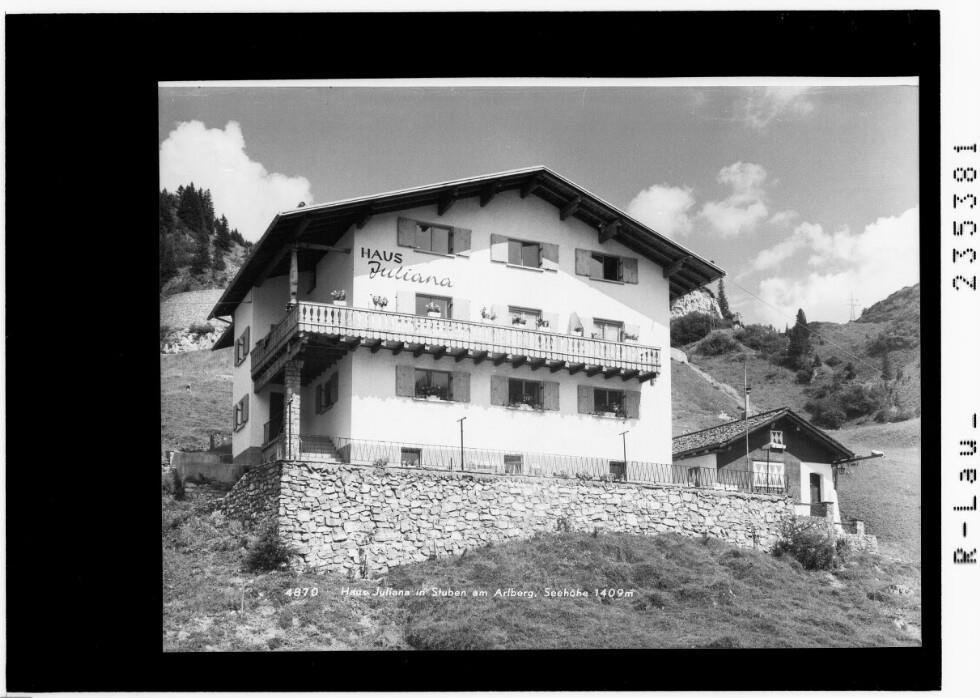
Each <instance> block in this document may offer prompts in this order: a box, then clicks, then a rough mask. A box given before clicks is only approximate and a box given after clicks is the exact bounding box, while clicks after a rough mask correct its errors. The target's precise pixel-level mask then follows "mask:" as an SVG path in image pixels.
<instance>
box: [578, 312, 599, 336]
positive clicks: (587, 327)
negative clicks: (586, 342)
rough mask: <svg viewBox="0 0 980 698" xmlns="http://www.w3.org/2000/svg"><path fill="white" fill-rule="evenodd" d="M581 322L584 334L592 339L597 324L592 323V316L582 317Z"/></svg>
mask: <svg viewBox="0 0 980 698" xmlns="http://www.w3.org/2000/svg"><path fill="white" fill-rule="evenodd" d="M581 323H582V336H583V337H585V338H586V339H592V333H593V332H595V325H593V324H592V318H590V317H584V318H582V319H581ZM600 339H601V338H600Z"/></svg>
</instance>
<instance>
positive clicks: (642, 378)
mask: <svg viewBox="0 0 980 698" xmlns="http://www.w3.org/2000/svg"><path fill="white" fill-rule="evenodd" d="M656 377H657V374H656V373H653V372H644V373H641V374H640V375H638V376H637V377H636V380H638V381H640V382H641V383H642V382H643V381H648V380H650V379H652V378H656Z"/></svg>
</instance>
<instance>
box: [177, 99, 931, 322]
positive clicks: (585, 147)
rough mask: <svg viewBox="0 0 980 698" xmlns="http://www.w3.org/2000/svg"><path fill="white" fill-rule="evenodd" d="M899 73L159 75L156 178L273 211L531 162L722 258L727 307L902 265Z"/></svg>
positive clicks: (225, 205) (789, 303) (898, 281)
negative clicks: (179, 80)
mask: <svg viewBox="0 0 980 698" xmlns="http://www.w3.org/2000/svg"><path fill="white" fill-rule="evenodd" d="M917 92H918V91H917V88H916V87H914V86H908V85H876V86H872V85H859V86H850V85H848V86H840V85H837V86H827V85H823V86H821V85H814V84H807V85H799V86H793V85H779V86H769V87H737V86H705V85H695V86H673V85H672V86H650V85H643V86H636V85H634V86H623V85H617V86H609V85H603V86H599V85H589V86H567V85H566V86H545V85H540V84H537V85H523V86H508V87H501V86H496V87H493V86H465V87H463V86H426V87H422V86H356V87H351V86H330V87H327V86H313V87H311V86H259V85H251V86H244V87H243V86H233V87H232V86H206V85H205V86H173V85H166V86H161V87H160V89H159V104H160V121H159V139H160V186H161V187H166V188H167V189H170V190H173V189H176V187H177V186H178V185H180V184H187V183H189V182H194V184H195V185H198V186H203V187H205V188H208V189H210V190H211V192H212V195H213V198H214V203H215V210H216V211H217V212H218V213H219V214H221V213H224V214H225V215H226V216H227V217H228V220H229V222H230V224H231V225H232V226H233V227H237V228H238V229H239V230H240V231H241V232H242V234H243V235H244V236H245V237H246V238H247V239H250V240H257V239H258V238H259V237H260V236H261V234H262V232H263V231H264V230H265V229H266V227H267V226H268V224H269V223H270V222H271V220H272V218H273V216H274V215H275V214H276V213H277V212H278V211H281V210H286V209H291V208H294V207H295V206H296V205H297V204H298V203H299V202H301V201H302V202H305V203H307V204H310V203H327V202H330V201H335V200H339V199H345V198H349V197H355V196H366V195H370V194H375V193H380V192H385V191H391V190H394V189H400V188H405V187H413V186H420V185H424V184H431V183H435V182H440V181H445V180H450V179H457V178H461V177H468V176H474V175H479V174H486V173H490V172H498V171H503V170H511V169H516V168H520V167H527V166H532V165H545V166H547V167H549V168H551V169H552V170H554V171H555V172H557V173H559V174H561V175H562V176H564V177H566V178H568V179H570V180H572V181H573V182H575V183H577V184H579V185H581V186H583V187H584V188H586V189H588V190H589V191H590V192H592V193H593V194H595V195H597V196H599V197H601V198H603V199H605V200H607V201H608V202H610V203H611V204H613V205H615V206H617V207H619V208H621V209H623V210H625V211H627V212H628V213H630V214H631V215H633V216H634V217H636V218H637V219H639V220H640V221H642V222H644V223H646V224H648V225H650V226H651V227H653V228H654V229H655V230H657V231H658V232H659V233H661V234H663V235H666V236H668V237H670V238H672V239H675V240H677V241H678V242H680V243H681V244H683V245H684V246H686V247H688V248H690V249H691V250H693V251H694V252H696V253H697V254H699V255H701V256H703V257H705V258H707V259H710V260H713V261H714V262H715V263H716V264H718V265H719V266H721V267H722V268H723V269H725V270H726V272H727V276H726V278H725V285H726V292H727V295H728V298H729V302H730V303H731V305H732V309H733V310H736V311H739V312H741V313H742V315H743V318H744V319H745V321H746V322H763V323H771V324H773V325H775V326H776V327H778V328H782V327H783V326H784V325H786V324H787V323H788V324H790V325H792V324H793V322H794V318H795V316H796V311H797V309H798V308H803V309H804V311H805V313H806V316H807V319H808V320H810V321H815V320H820V321H831V322H846V321H847V320H848V319H849V317H850V314H851V303H850V300H851V296H852V295H853V296H854V297H855V299H856V301H857V312H860V309H861V308H862V307H866V306H869V305H871V304H872V303H874V302H876V301H879V300H881V299H883V298H885V297H886V296H887V295H889V294H890V293H892V292H894V291H896V290H898V289H900V288H902V287H904V286H908V285H910V284H914V283H916V282H918V235H919V222H918V217H919V208H918V204H919V198H918V197H919V193H918V192H919V185H918V155H917V153H918V135H917V131H918V120H917V112H918V94H917Z"/></svg>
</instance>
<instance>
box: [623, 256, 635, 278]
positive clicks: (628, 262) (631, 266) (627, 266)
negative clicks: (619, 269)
mask: <svg viewBox="0 0 980 698" xmlns="http://www.w3.org/2000/svg"><path fill="white" fill-rule="evenodd" d="M622 262H623V282H624V283H627V284H635V283H638V273H637V270H636V264H637V263H636V257H623V260H622Z"/></svg>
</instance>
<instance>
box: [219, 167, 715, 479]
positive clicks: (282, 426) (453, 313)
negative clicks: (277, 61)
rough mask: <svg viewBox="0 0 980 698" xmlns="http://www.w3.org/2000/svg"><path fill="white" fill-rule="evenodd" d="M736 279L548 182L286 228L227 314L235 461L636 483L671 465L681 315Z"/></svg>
mask: <svg viewBox="0 0 980 698" xmlns="http://www.w3.org/2000/svg"><path fill="white" fill-rule="evenodd" d="M722 274H723V272H722V271H721V270H720V269H719V268H717V267H716V266H715V265H713V264H711V263H710V262H708V261H706V260H704V259H702V258H700V257H698V256H697V255H695V254H694V253H692V252H690V251H689V250H686V249H685V248H683V247H681V246H680V245H678V244H677V243H674V242H672V241H670V240H668V239H667V238H664V237H663V236H661V235H659V234H658V233H656V232H655V231H653V230H651V229H650V228H648V227H646V226H644V225H642V224H640V223H639V222H637V221H635V220H633V219H632V218H630V217H629V216H627V215H626V214H624V213H623V212H621V211H619V210H618V209H616V208H614V207H612V206H611V205H609V204H608V203H606V202H604V201H602V200H601V199H598V198H597V197H595V196H593V195H591V194H589V193H588V192H587V191H585V190H584V189H582V188H581V187H578V186H577V185H574V184H572V183H571V182H569V181H568V180H566V179H564V178H562V177H560V176H558V175H557V174H555V173H553V172H551V171H550V170H547V169H545V168H540V167H539V168H530V169H527V170H519V171H513V172H507V173H501V174H496V175H488V176H484V177H478V178H472V179H467V180H458V181H454V182H445V183H441V184H437V185H432V186H428V187H421V188H418V189H412V190H406V191H402V192H394V193H391V194H384V195H378V196H374V197H366V198H363V199H357V200H351V201H343V202H337V203H334V204H327V205H323V206H307V207H305V208H301V209H297V210H295V211H289V212H285V213H282V214H279V216H277V217H276V219H275V220H274V221H273V222H272V224H271V225H270V226H269V229H268V230H267V231H266V233H265V235H264V236H263V238H262V239H261V240H260V241H259V242H258V243H257V244H256V245H255V247H254V249H253V251H252V254H251V255H250V257H249V259H248V260H246V263H245V265H244V266H243V268H242V270H241V271H240V272H239V274H238V275H237V276H236V278H235V279H234V281H233V282H232V284H231V286H230V287H229V288H228V290H227V291H226V292H225V294H224V295H223V296H222V298H221V300H220V301H219V302H218V304H217V305H216V306H215V308H214V310H213V311H212V316H228V317H230V318H231V320H232V328H231V329H230V330H229V331H228V332H227V333H226V335H225V337H224V338H223V339H222V341H221V342H219V343H218V344H216V345H215V348H221V347H222V346H232V344H233V343H234V345H235V346H236V362H235V363H236V366H235V373H234V396H233V401H234V404H235V405H236V406H237V405H238V404H239V401H241V400H246V403H247V407H246V411H245V417H244V419H243V418H241V416H240V413H241V410H240V409H239V408H238V407H236V408H235V409H236V412H235V415H236V416H235V418H234V419H235V431H234V434H233V453H234V455H235V458H236V460H237V461H238V462H245V463H247V464H254V463H258V462H261V461H263V460H268V459H271V458H291V459H303V458H308V457H309V458H314V457H318V456H321V457H324V458H327V459H336V458H339V459H341V460H351V461H358V462H360V461H364V462H374V461H377V460H383V461H385V462H388V463H391V464H402V465H426V464H427V463H434V462H439V463H444V464H446V465H447V466H449V467H452V468H453V469H459V468H460V467H461V466H462V467H463V469H467V468H469V469H475V470H480V469H487V470H495V471H497V472H501V473H531V472H535V471H540V470H541V469H542V468H546V467H558V466H546V465H545V463H546V462H547V463H556V462H562V463H563V462H564V461H563V460H561V459H563V458H569V459H572V458H584V459H591V460H590V462H595V463H599V465H598V466H596V467H597V468H599V469H601V470H602V471H604V472H606V473H609V474H612V475H615V476H619V475H617V473H618V474H621V476H622V477H627V478H629V479H634V478H633V473H636V472H639V470H637V469H636V468H634V467H633V466H632V465H631V464H632V463H634V462H636V463H640V462H645V463H661V464H663V463H667V464H669V463H670V460H671V437H670V422H671V419H670V416H671V413H670V409H671V407H670V362H669V355H668V354H667V350H668V348H669V341H670V338H669V321H670V314H669V307H670V303H671V301H672V300H673V299H674V298H675V297H677V296H679V295H682V294H683V293H686V292H689V291H690V290H693V289H695V288H698V287H700V286H703V285H704V284H706V283H708V282H710V281H712V280H714V279H717V278H719V277H720V276H721V275H722ZM461 424H462V432H463V433H462V439H463V448H460V436H461V434H460V432H461V428H460V427H461ZM624 431H625V432H628V434H627V436H626V444H625V445H626V456H625V457H624V456H623V455H622V454H623V446H624V443H623V432H624ZM624 461H625V462H624ZM562 467H564V466H562ZM631 468H632V472H631Z"/></svg>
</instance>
